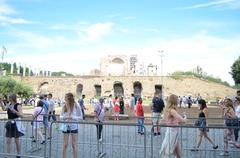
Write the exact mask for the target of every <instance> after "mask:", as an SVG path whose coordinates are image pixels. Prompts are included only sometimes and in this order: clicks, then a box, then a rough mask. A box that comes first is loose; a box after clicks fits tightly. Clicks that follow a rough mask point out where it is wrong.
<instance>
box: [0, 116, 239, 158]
mask: <svg viewBox="0 0 240 158" xmlns="http://www.w3.org/2000/svg"><path fill="white" fill-rule="evenodd" d="M0 114H1V113H0ZM3 115H4V114H3ZM148 119H152V118H148ZM192 119H193V120H195V119H197V118H192ZM210 119H213V120H215V119H216V120H217V119H219V118H210ZM208 120H209V119H208ZM7 121H8V120H7V119H5V118H4V119H0V127H4V125H5V123H6V122H7ZM16 121H19V120H16ZM20 121H21V122H22V123H23V125H24V127H25V128H26V130H25V131H26V132H25V135H24V136H23V137H20V140H21V148H22V150H21V151H22V152H21V153H22V154H21V155H19V156H22V157H33V158H43V157H44V158H46V157H61V156H60V154H62V150H63V134H62V132H61V131H60V130H59V127H60V124H62V123H66V124H69V123H74V124H78V141H77V145H78V148H77V149H78V157H83V158H84V157H87V158H91V157H106V158H108V157H109V158H110V157H115V158H118V157H119V158H126V157H131V158H132V157H133V158H146V157H152V158H155V157H159V151H160V148H161V143H162V141H163V139H164V137H165V132H166V128H169V127H172V128H178V129H179V143H180V144H181V147H182V150H181V151H182V156H183V157H186V158H188V157H191V155H193V154H194V156H195V157H199V158H200V157H218V155H219V153H220V152H221V151H223V149H224V146H223V142H224V138H223V135H224V129H236V128H239V127H226V126H224V125H223V124H222V123H221V124H219V125H215V126H213V125H209V126H207V127H206V128H208V129H210V131H209V132H208V135H209V136H210V138H212V139H213V141H214V142H216V144H218V146H219V148H218V149H217V150H214V149H212V147H211V146H210V144H209V143H208V142H207V143H206V142H204V143H203V144H202V146H201V148H199V151H198V152H194V153H193V151H191V149H192V147H193V146H194V144H196V142H197V137H196V136H197V134H198V133H199V129H198V128H199V127H195V126H193V124H192V123H189V124H187V125H181V126H177V127H176V126H169V125H166V124H162V123H161V124H160V127H161V135H159V136H154V133H153V128H154V127H156V126H157V125H154V126H152V124H151V123H146V124H144V126H143V128H144V134H143V135H140V134H138V132H137V126H138V125H137V124H136V123H128V122H117V121H112V122H107V121H105V122H104V123H96V122H94V121H80V122H64V121H55V122H51V124H50V127H49V129H47V128H44V127H42V129H43V130H44V132H45V133H46V134H45V136H44V139H45V141H46V143H44V144H43V145H41V144H40V142H39V140H37V141H36V142H37V143H35V142H32V140H33V138H32V136H34V138H36V139H37V136H36V135H37V134H36V131H35V130H34V128H33V126H32V125H31V122H32V120H30V119H25V120H23V119H22V120H20ZM218 121H220V122H223V119H219V120H218ZM162 122H163V121H162ZM189 122H190V121H189ZM191 122H192V121H191ZM100 124H102V125H103V141H98V139H97V131H96V125H100ZM47 130H49V132H50V133H49V134H50V135H47V133H48V132H47ZM48 136H49V137H50V139H47V138H48ZM0 141H2V142H5V141H6V138H5V128H0ZM70 142H71V141H70ZM2 145H3V147H5V145H6V144H2ZM12 147H14V150H13V152H11V153H16V148H15V145H13V144H12ZM228 151H229V153H230V155H231V156H232V157H234V156H239V153H240V150H239V149H236V148H229V149H228ZM0 155H5V156H17V154H7V153H6V152H5V151H4V148H0ZM70 155H71V144H70V143H69V147H68V157H70Z"/></svg>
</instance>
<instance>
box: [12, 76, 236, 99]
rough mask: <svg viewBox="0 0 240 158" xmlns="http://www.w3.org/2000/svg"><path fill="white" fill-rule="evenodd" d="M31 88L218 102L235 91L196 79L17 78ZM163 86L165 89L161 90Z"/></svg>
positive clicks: (60, 92)
mask: <svg viewBox="0 0 240 158" xmlns="http://www.w3.org/2000/svg"><path fill="white" fill-rule="evenodd" d="M15 78H16V79H17V80H21V81H23V82H25V83H27V84H29V85H31V86H32V87H33V89H34V91H35V92H36V93H53V96H54V98H63V97H64V95H65V94H66V93H67V92H72V93H74V94H75V95H76V96H78V97H80V96H81V94H85V95H86V97H87V98H92V97H93V96H108V95H109V94H112V95H113V96H122V95H124V96H130V95H131V93H134V94H135V95H136V96H142V97H143V98H152V96H153V95H154V93H158V94H160V95H161V94H163V95H164V96H168V95H169V94H171V93H173V94H176V95H181V96H183V95H192V96H196V95H197V94H201V95H202V96H203V97H204V98H210V99H214V98H219V97H224V96H229V95H234V94H235V90H234V89H232V88H229V87H226V86H223V85H220V84H216V83H213V82H208V81H204V80H200V79H198V78H194V77H192V78H191V77H190V78H189V77H188V78H182V79H174V78H173V77H163V78H162V77H160V76H80V77H15ZM162 85H163V86H162Z"/></svg>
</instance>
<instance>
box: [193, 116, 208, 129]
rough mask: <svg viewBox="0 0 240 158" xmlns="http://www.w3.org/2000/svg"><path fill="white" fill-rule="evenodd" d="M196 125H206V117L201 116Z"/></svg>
mask: <svg viewBox="0 0 240 158" xmlns="http://www.w3.org/2000/svg"><path fill="white" fill-rule="evenodd" d="M194 126H197V127H201V128H203V127H206V119H205V118H201V117H199V118H198V119H197V120H196V121H195V122H194Z"/></svg>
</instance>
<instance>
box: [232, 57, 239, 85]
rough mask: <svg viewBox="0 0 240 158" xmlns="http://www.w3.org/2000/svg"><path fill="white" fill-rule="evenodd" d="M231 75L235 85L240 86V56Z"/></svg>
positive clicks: (233, 66)
mask: <svg viewBox="0 0 240 158" xmlns="http://www.w3.org/2000/svg"><path fill="white" fill-rule="evenodd" d="M231 74H232V78H233V80H234V82H235V84H236V85H237V84H240V56H239V57H238V59H237V60H236V61H234V63H233V65H232V67H231Z"/></svg>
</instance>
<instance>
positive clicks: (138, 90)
mask: <svg viewBox="0 0 240 158" xmlns="http://www.w3.org/2000/svg"><path fill="white" fill-rule="evenodd" d="M133 94H134V96H135V97H136V98H137V99H138V98H140V97H141V95H142V83H141V82H138V81H136V82H134V83H133Z"/></svg>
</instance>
